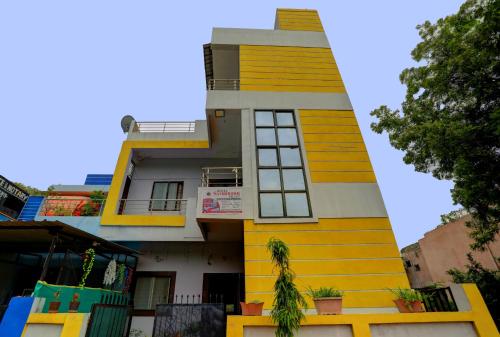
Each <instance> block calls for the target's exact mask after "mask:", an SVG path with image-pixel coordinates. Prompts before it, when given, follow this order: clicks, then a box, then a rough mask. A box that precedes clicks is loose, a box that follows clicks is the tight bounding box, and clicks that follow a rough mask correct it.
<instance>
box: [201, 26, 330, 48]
mask: <svg viewBox="0 0 500 337" xmlns="http://www.w3.org/2000/svg"><path fill="white" fill-rule="evenodd" d="M211 43H212V44H214V45H215V44H229V45H260V46H297V47H316V48H330V44H329V43H328V39H327V38H326V34H325V33H324V32H309V31H291V30H274V29H243V28H213V30H212V41H211Z"/></svg>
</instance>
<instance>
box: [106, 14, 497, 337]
mask: <svg viewBox="0 0 500 337" xmlns="http://www.w3.org/2000/svg"><path fill="white" fill-rule="evenodd" d="M204 54H205V73H206V81H207V100H206V106H205V112H206V119H205V120H197V121H194V122H140V121H136V120H135V119H133V118H131V117H126V118H124V119H123V121H122V127H123V128H124V131H126V132H127V139H126V140H125V141H124V142H123V146H122V149H121V152H120V155H119V158H118V162H117V165H116V169H115V172H114V177H113V181H112V184H111V186H110V189H109V193H108V197H107V202H106V206H105V209H104V211H103V214H102V218H101V226H100V229H99V235H100V236H102V237H104V238H106V239H108V240H112V241H118V242H121V243H124V244H128V245H131V246H132V247H133V248H135V249H138V250H140V251H141V252H142V253H143V255H142V256H140V257H139V263H138V267H137V271H138V272H137V274H136V276H137V285H136V288H135V296H134V305H135V311H134V312H135V313H134V317H133V322H132V328H133V329H136V330H142V331H144V332H145V333H146V334H150V333H151V330H152V327H153V320H154V308H155V305H156V304H157V303H165V302H174V301H176V298H177V301H178V300H179V298H180V297H181V296H188V295H195V296H198V295H200V296H201V297H202V299H203V301H208V300H210V298H209V297H211V296H219V295H220V296H221V297H222V296H223V298H224V301H225V303H226V307H227V311H228V312H229V313H238V310H239V308H238V302H239V301H243V300H245V301H247V302H250V301H253V300H263V301H264V303H265V304H264V313H265V314H267V313H268V312H269V310H270V309H271V307H272V302H273V284H274V281H275V273H274V272H273V268H272V265H271V263H270V256H269V253H268V252H267V251H266V243H267V241H268V240H269V239H270V238H272V237H276V238H279V239H281V240H283V241H284V242H286V243H287V244H288V246H289V248H290V251H291V267H292V269H293V270H294V271H295V273H296V275H297V278H296V283H297V285H298V287H299V288H300V289H301V290H304V291H305V289H306V287H309V286H311V287H313V288H317V287H320V286H333V287H336V288H339V289H341V290H343V291H344V292H345V295H344V304H343V312H344V314H343V315H340V316H318V315H316V313H315V311H314V309H309V310H308V311H307V319H306V321H305V322H304V328H303V329H302V330H301V333H300V334H299V335H300V336H313V335H314V336H355V337H360V336H373V337H376V336H423V335H426V336H428V337H432V336H453V337H455V336H456V337H458V336H467V337H468V336H480V337H494V336H497V335H498V334H497V331H496V328H495V326H494V324H493V321H492V320H491V317H490V316H489V313H488V312H487V309H486V307H485V306H484V303H483V301H482V298H481V296H480V294H479V293H478V291H477V289H476V288H475V286H473V285H466V286H464V287H459V286H457V287H456V289H455V300H456V301H457V303H458V304H459V308H460V309H461V312H453V313H451V312H450V313H423V314H406V315H405V314H397V309H396V307H395V305H394V303H393V299H394V298H393V295H392V293H391V292H390V291H389V290H388V288H398V287H401V288H408V287H409V283H408V279H407V277H406V274H405V270H404V267H403V263H402V260H401V257H400V255H399V250H398V247H397V244H396V241H395V238H394V233H393V231H392V228H391V224H390V221H389V218H388V215H387V211H386V209H385V206H384V202H383V200H382V196H381V193H380V189H379V186H378V184H377V180H376V176H375V173H374V171H373V167H372V165H371V163H370V159H369V155H368V152H367V149H366V146H365V144H364V141H363V137H362V135H361V132H360V128H359V125H358V123H357V120H356V116H355V113H354V111H353V107H352V105H351V102H350V100H349V96H348V94H347V91H346V88H345V85H344V83H343V81H342V77H341V74H340V71H339V69H338V66H337V64H336V62H335V58H334V56H333V53H332V50H331V48H330V44H329V42H328V39H327V37H326V35H325V32H324V30H323V26H322V24H321V20H320V18H319V16H318V13H317V12H316V11H315V10H294V9H278V10H277V12H276V21H275V28H274V29H269V30H264V29H239V28H238V29H232V28H214V29H213V32H212V39H211V41H210V43H209V44H207V45H205V46H204ZM310 308H313V305H312V303H311V302H310ZM271 325H272V324H271V321H270V319H269V317H267V316H263V317H244V316H229V317H228V328H227V332H228V334H227V335H228V336H234V337H237V336H238V337H239V336H272V328H271Z"/></svg>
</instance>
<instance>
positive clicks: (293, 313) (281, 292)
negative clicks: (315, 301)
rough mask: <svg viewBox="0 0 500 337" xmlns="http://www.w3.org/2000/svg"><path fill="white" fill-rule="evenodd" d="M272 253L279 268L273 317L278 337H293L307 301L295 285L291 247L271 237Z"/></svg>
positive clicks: (274, 262) (270, 248) (270, 249)
mask: <svg viewBox="0 0 500 337" xmlns="http://www.w3.org/2000/svg"><path fill="white" fill-rule="evenodd" d="M267 250H268V251H269V252H270V253H271V261H272V262H273V264H274V265H275V267H276V268H277V269H278V277H277V278H276V283H275V284H274V302H273V309H272V310H271V319H272V320H273V322H274V323H276V324H277V328H276V333H275V335H276V337H293V336H294V333H295V332H296V331H297V330H298V329H299V328H300V321H301V320H302V319H303V318H304V313H303V312H302V310H301V309H300V307H301V306H302V307H303V308H307V303H306V300H305V299H304V297H303V296H302V294H301V293H300V292H299V291H298V289H297V287H296V286H295V283H294V282H293V281H294V278H295V274H294V273H293V271H292V270H291V269H290V262H289V258H290V249H289V248H288V246H287V245H286V244H285V243H284V242H283V241H281V240H279V239H275V238H271V239H270V240H269V241H268V243H267Z"/></svg>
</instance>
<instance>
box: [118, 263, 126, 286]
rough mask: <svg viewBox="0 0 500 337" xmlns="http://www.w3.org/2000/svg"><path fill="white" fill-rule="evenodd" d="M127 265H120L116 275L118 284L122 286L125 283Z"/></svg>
mask: <svg viewBox="0 0 500 337" xmlns="http://www.w3.org/2000/svg"><path fill="white" fill-rule="evenodd" d="M125 268H126V267H125V264H124V263H120V264H119V265H118V272H117V273H116V275H117V276H116V277H117V278H118V284H120V285H122V284H123V281H125Z"/></svg>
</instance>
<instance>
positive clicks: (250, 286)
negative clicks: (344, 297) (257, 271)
mask: <svg viewBox="0 0 500 337" xmlns="http://www.w3.org/2000/svg"><path fill="white" fill-rule="evenodd" d="M275 282H276V277H274V276H266V277H261V276H249V277H247V279H246V283H245V288H246V289H247V290H248V292H250V293H256V292H272V291H273V286H274V283H275ZM405 282H407V278H406V274H405V273H401V274H385V275H384V274H380V275H350V276H345V275H321V276H299V277H297V279H296V281H295V284H296V285H297V289H299V291H304V290H306V289H308V288H309V287H312V288H319V287H324V286H325V285H329V286H330V287H335V288H337V289H344V290H383V289H387V288H390V289H392V288H398V287H400V286H401V284H404V283H405Z"/></svg>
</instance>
